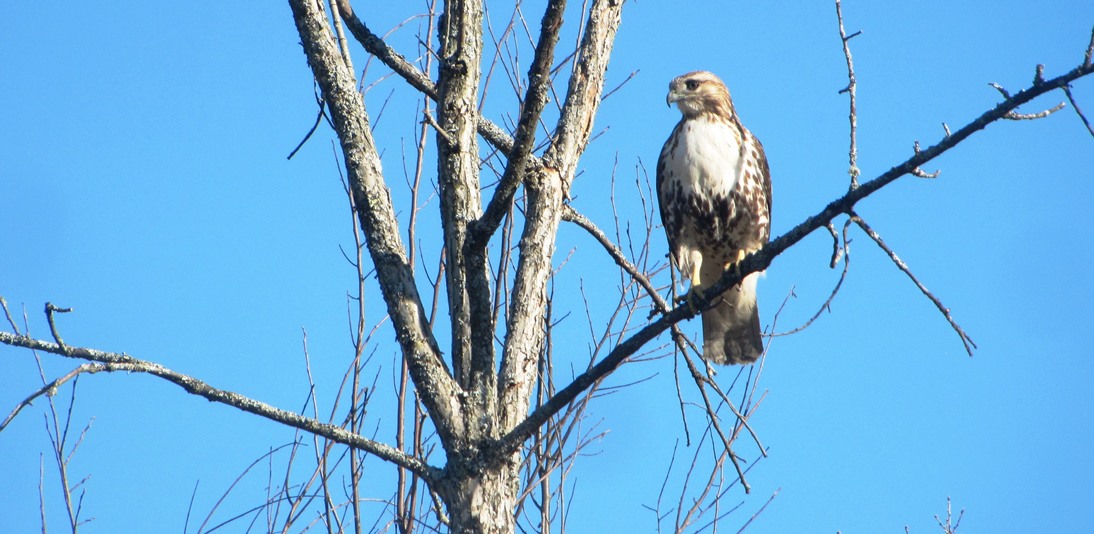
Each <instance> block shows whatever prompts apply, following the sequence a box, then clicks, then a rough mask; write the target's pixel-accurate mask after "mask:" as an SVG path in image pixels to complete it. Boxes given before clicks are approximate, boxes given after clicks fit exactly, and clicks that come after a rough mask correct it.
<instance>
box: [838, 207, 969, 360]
mask: <svg viewBox="0 0 1094 534" xmlns="http://www.w3.org/2000/svg"><path fill="white" fill-rule="evenodd" d="M850 215H851V221H853V222H854V223H855V224H857V225H858V226H859V228H862V231H863V232H866V235H868V236H870V239H873V240H874V243H877V246H878V247H881V250H884V251H885V253H886V254H888V255H889V259H890V260H892V261H893V264H894V265H896V267H897V269H900V270H901V272H903V273H904V274H906V275H908V278H910V279H911V280H912V283H914V284H915V286H916V287H917V288H919V291H920V292H922V293H923V295H924V296H925V297H927V298H928V299H930V301H931V302H932V303H934V305H935V307H936V308H938V311H939V312H942V315H943V316H944V317H945V318H946V320H947V321H949V323H950V326H951V327H952V328H953V330H954V332H957V335H958V336H959V337H960V338H961V343H962V344H964V346H965V352H967V353H968V354H969V356H972V351H973V349H975V348H976V343H975V342H973V340H972V338H970V337H969V335H968V334H966V333H965V330H964V329H962V328H961V326H960V325H958V324H957V321H955V320H954V319H953V316H952V315H950V309H949V308H947V307H946V306H944V305H943V304H942V301H940V300H938V297H936V296H935V295H934V293H931V292H930V290H928V289H927V288H926V286H924V285H923V283H922V282H920V281H919V279H918V278H916V276H915V274H913V273H912V270H911V269H909V268H908V265H907V264H905V263H904V261H903V260H901V259H900V257H898V256H897V255H896V252H893V249H891V248H889V246H888V245H886V244H885V241H883V240H882V239H881V236H880V235H878V233H877V232H875V231H874V229H873V228H871V227H870V225H869V224H867V223H866V221H865V220H864V219H863V218H862V217H860V216H859V215H858V214H857V213H855V212H854V211H851V212H850Z"/></svg>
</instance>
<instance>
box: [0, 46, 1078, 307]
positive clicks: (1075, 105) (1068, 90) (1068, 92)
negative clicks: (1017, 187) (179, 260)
mask: <svg viewBox="0 0 1094 534" xmlns="http://www.w3.org/2000/svg"><path fill="white" fill-rule="evenodd" d="M1087 59H1088V60H1089V58H1087ZM1064 94H1065V95H1067V100H1068V101H1069V102H1071V108H1072V109H1074V110H1075V113H1076V114H1077V115H1079V119H1081V120H1082V121H1083V126H1086V131H1088V132H1090V136H1091V137H1094V127H1092V126H1091V125H1090V121H1088V120H1086V115H1083V110H1081V109H1079V103H1078V102H1076V101H1075V97H1074V96H1072V94H1071V87H1070V86H1068V85H1065V86H1064ZM5 310H6V309H5Z"/></svg>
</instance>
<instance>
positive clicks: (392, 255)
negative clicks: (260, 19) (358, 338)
mask: <svg viewBox="0 0 1094 534" xmlns="http://www.w3.org/2000/svg"><path fill="white" fill-rule="evenodd" d="M289 5H290V7H291V8H292V11H293V18H294V20H295V21H296V27H297V30H298V32H299V33H300V40H301V44H302V45H303V47H304V52H305V54H306V55H307V57H308V64H309V65H310V66H311V68H312V72H313V73H314V74H315V79H316V82H317V83H318V84H319V87H320V89H321V91H322V93H323V100H324V101H326V102H327V105H328V106H329V109H330V112H331V119H332V120H333V122H334V125H335V130H336V131H337V133H338V139H339V142H340V143H341V147H342V154H343V158H344V161H345V165H346V171H347V178H348V180H349V183H350V188H351V190H352V191H353V196H354V202H355V205H356V207H357V216H358V220H359V223H360V225H361V228H362V229H363V230H364V233H365V238H366V241H367V244H368V249H369V254H370V256H371V258H372V261H373V264H374V265H375V266H376V272H377V277H378V279H379V282H380V289H381V292H382V293H383V296H384V301H385V303H386V304H387V308H388V314H389V315H390V316H391V320H392V323H393V325H394V327H395V332H396V338H397V340H398V342H399V345H400V347H401V349H402V353H403V357H404V358H405V359H406V361H407V364H408V366H409V368H410V373H411V377H412V378H413V379H414V383H415V384H416V385H417V388H418V391H419V393H420V395H421V399H422V402H423V403H424V404H425V406H426V408H427V409H428V410H429V412H430V413H431V414H432V415H433V417H434V418H435V420H436V422H437V431H438V434H439V435H440V437H441V439H442V441H443V442H445V443H446V444H451V443H452V442H453V441H454V440H455V436H458V435H460V434H462V432H461V431H460V430H461V428H462V421H460V417H459V411H460V410H459V395H458V390H459V388H458V387H457V386H456V384H455V382H454V381H453V380H452V377H451V376H450V375H449V374H448V370H447V368H446V367H445V365H444V362H443V360H442V359H441V355H440V348H439V347H438V346H437V341H436V339H434V337H433V333H432V331H431V329H430V328H429V325H428V321H427V319H426V316H425V313H424V310H423V307H422V302H421V297H420V296H419V294H418V289H417V286H416V285H415V283H414V273H413V270H412V269H411V268H410V265H409V262H408V260H407V258H406V252H405V249H404V247H403V244H402V241H401V238H400V237H399V225H398V221H397V220H396V218H395V210H394V207H393V206H392V203H391V195H390V193H389V192H388V189H387V186H386V184H385V183H384V180H383V171H382V169H381V166H380V158H379V155H378V154H377V152H376V145H375V143H374V142H373V140H372V132H371V129H370V126H369V121H368V115H367V113H366V112H365V108H364V103H363V101H362V98H361V94H360V93H359V92H357V89H356V84H355V80H354V76H353V73H352V72H349V71H348V69H347V68H346V65H345V62H344V61H343V60H342V56H341V52H340V51H339V50H338V48H337V46H336V45H335V41H334V37H333V36H332V35H331V33H330V27H329V25H328V24H327V20H326V17H325V16H324V15H323V13H322V11H321V10H320V8H319V5H318V4H317V3H316V2H314V1H310V0H289ZM343 14H344V15H346V14H352V12H347V13H343Z"/></svg>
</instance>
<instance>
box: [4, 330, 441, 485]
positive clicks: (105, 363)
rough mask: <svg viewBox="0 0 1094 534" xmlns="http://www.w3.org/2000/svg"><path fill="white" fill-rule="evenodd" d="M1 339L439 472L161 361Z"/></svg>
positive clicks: (429, 475) (425, 474)
mask: <svg viewBox="0 0 1094 534" xmlns="http://www.w3.org/2000/svg"><path fill="white" fill-rule="evenodd" d="M0 343H4V344H6V345H12V346H14V347H23V348H26V349H30V350H40V351H42V352H48V353H51V354H59V355H61V356H67V357H69V358H75V359H78V360H84V361H88V362H97V363H99V364H102V366H101V367H100V368H99V369H98V371H108V372H110V371H126V372H136V373H147V374H150V375H153V376H157V377H159V378H162V379H164V380H166V381H168V382H171V383H172V384H175V385H177V386H179V387H181V388H182V389H184V390H186V392H187V393H190V394H191V395H197V396H199V397H202V398H204V399H206V400H208V401H211V402H217V403H220V404H226V405H228V406H232V407H234V408H237V409H239V410H242V411H245V412H248V413H252V414H254V415H257V416H260V417H264V418H266V419H269V420H271V421H275V422H278V423H281V424H284V425H287V426H291V427H293V428H299V429H300V430H303V431H305V432H310V433H312V434H315V435H318V436H322V437H324V438H327V439H330V440H332V441H335V442H338V443H342V444H344V445H348V446H350V447H353V448H356V449H360V450H363V451H366V452H368V453H370V454H373V455H375V456H377V457H379V458H382V459H384V460H387V461H389V462H391V463H394V464H396V465H400V466H402V467H405V468H407V469H409V470H411V471H413V472H414V473H416V474H418V475H419V476H421V477H422V478H424V479H425V480H427V481H430V482H432V481H433V480H436V478H437V477H438V476H440V470H439V469H437V468H435V467H433V466H430V465H428V464H426V463H424V462H423V461H422V460H421V459H419V458H415V457H413V456H410V455H408V454H406V453H404V452H402V451H400V450H397V449H395V448H393V447H390V446H388V445H385V444H383V443H380V442H377V441H373V440H371V439H368V438H365V437H362V436H360V435H357V434H354V433H352V432H348V431H346V430H345V429H342V428H339V427H337V426H334V425H331V424H327V423H323V422H320V421H319V420H317V419H313V418H310V417H304V416H302V415H299V414H295V413H292V412H287V411H285V410H282V409H280V408H276V407H273V406H270V405H269V404H266V403H264V402H260V401H257V400H254V399H251V398H248V397H245V396H243V395H240V394H238V393H233V392H231V391H226V390H223V389H219V388H215V387H213V386H211V385H209V384H207V383H205V382H203V381H201V380H198V379H197V378H194V377H192V376H189V375H185V374H182V373H179V372H176V371H172V370H171V369H168V368H166V367H164V366H162V365H159V364H157V363H153V362H150V361H145V360H141V359H138V358H134V357H132V356H129V355H127V354H118V353H115V352H105V351H101V350H96V349H89V348H83V347H73V346H71V345H65V346H63V347H62V346H61V345H59V344H57V343H52V342H49V341H43V340H38V339H34V338H31V337H26V336H20V335H17V334H12V333H10V332H0Z"/></svg>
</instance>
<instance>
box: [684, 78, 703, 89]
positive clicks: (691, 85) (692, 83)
mask: <svg viewBox="0 0 1094 534" xmlns="http://www.w3.org/2000/svg"><path fill="white" fill-rule="evenodd" d="M684 87H687V88H688V91H694V90H696V89H698V88H699V80H688V81H686V82H684Z"/></svg>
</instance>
